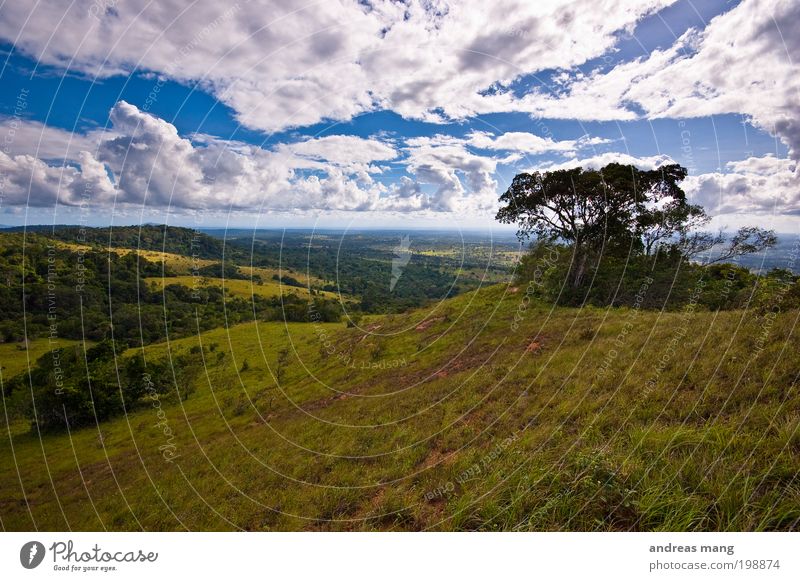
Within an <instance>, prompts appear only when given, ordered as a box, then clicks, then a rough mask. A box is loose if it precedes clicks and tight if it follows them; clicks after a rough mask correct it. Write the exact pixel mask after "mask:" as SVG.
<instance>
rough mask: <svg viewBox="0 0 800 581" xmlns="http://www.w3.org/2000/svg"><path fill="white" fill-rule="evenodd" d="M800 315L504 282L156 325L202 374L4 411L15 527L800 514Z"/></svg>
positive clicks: (170, 352) (458, 525) (730, 519)
mask: <svg viewBox="0 0 800 581" xmlns="http://www.w3.org/2000/svg"><path fill="white" fill-rule="evenodd" d="M799 314H800V313H798V312H797V311H788V312H784V313H780V314H778V315H775V316H772V315H770V314H769V313H767V314H766V315H764V314H759V313H758V312H755V311H720V312H714V311H708V312H702V311H700V310H693V309H692V308H688V307H687V308H684V309H682V310H680V311H676V312H658V311H645V310H640V309H637V308H636V307H635V305H631V306H629V307H623V308H610V309H602V308H596V307H588V308H583V309H575V308H566V307H559V308H552V307H551V306H549V305H545V304H544V303H538V302H536V301H535V300H531V299H530V297H528V296H527V295H526V294H525V293H524V292H523V291H522V290H520V289H518V288H515V287H509V286H507V285H494V286H490V287H486V288H483V289H480V290H478V291H474V292H469V293H466V294H463V295H460V296H458V297H455V298H451V299H447V300H444V301H441V302H439V303H437V304H435V305H433V306H431V307H430V308H427V309H424V310H422V309H420V310H415V311H412V312H410V313H408V314H395V315H386V316H375V315H373V316H369V317H365V318H364V319H362V320H361V322H360V327H354V328H346V327H345V325H344V324H343V323H288V324H287V323H283V322H259V323H246V324H242V325H237V326H233V327H231V328H229V329H214V330H211V331H207V332H204V333H201V334H199V335H196V336H194V337H188V338H183V339H179V340H175V341H170V342H165V343H157V344H153V345H149V346H147V347H145V348H144V354H145V356H146V358H148V359H156V358H175V357H177V356H179V355H180V354H182V353H189V352H194V353H199V354H201V355H202V360H203V362H204V368H203V370H202V373H199V374H198V375H197V376H196V377H195V379H194V380H193V381H194V386H193V387H194V389H195V390H194V392H193V393H192V394H191V395H190V396H189V397H188V398H187V399H180V398H178V397H175V396H174V395H172V396H168V395H167V396H162V397H158V398H153V399H152V401H147V402H146V403H144V404H143V405H139V406H138V407H136V409H130V410H129V412H128V413H127V414H126V415H125V416H124V417H119V418H116V419H113V420H110V421H107V422H102V423H100V424H99V426H95V427H88V428H83V429H79V430H74V431H70V432H69V433H62V434H50V433H37V431H36V430H33V431H29V430H28V426H27V425H26V424H23V423H21V422H20V421H14V422H11V425H10V426H9V434H11V435H12V436H13V437H11V438H10V439H8V438H6V439H4V440H3V441H2V442H0V461H2V463H3V465H4V466H7V467H13V468H11V469H10V470H5V471H4V472H3V475H2V480H1V481H0V514H1V515H2V524H3V528H4V529H6V530H26V529H34V528H35V529H38V530H63V529H66V528H69V529H71V530H103V529H108V530H140V529H146V530H184V529H191V530H229V529H230V530H236V529H246V530H297V529H308V530H786V529H791V528H796V527H797V526H798V521H799V519H800V481H798V474H800V454H799V453H798V452H800V399H799V398H798V397H797V389H798V388H797V379H798V374H800V360H798V359H797V358H796V356H794V355H793V354H796V352H797V350H798V347H799V346H800V345H799V343H800V341H798V335H797V330H796V324H797V320H798V315H799ZM138 352H140V350H129V351H128V352H127V353H126V354H125V355H124V356H123V357H122V360H121V361H120V365H122V364H123V363H124V359H126V358H129V357H132V356H133V355H135V354H136V353H138ZM4 402H5V399H4ZM45 468H46V469H45Z"/></svg>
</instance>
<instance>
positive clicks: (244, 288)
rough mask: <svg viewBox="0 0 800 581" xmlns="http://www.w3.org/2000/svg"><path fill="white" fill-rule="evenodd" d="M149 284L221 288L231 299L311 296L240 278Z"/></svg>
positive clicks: (305, 290) (300, 289) (173, 279)
mask: <svg viewBox="0 0 800 581" xmlns="http://www.w3.org/2000/svg"><path fill="white" fill-rule="evenodd" d="M145 281H147V283H148V284H150V285H154V286H156V287H157V288H159V289H160V288H163V287H164V286H165V285H170V284H180V285H183V286H186V287H188V288H195V285H197V286H198V287H200V288H202V287H204V286H219V287H222V288H223V289H225V294H226V295H228V296H230V297H242V298H250V297H252V296H253V295H255V296H261V297H278V296H280V295H281V294H288V293H295V294H297V295H298V296H301V297H308V296H311V293H310V291H309V289H308V288H307V287H297V286H289V285H286V284H281V283H280V282H278V281H274V280H270V279H267V280H263V281H255V280H243V279H238V278H226V279H222V278H213V277H206V276H168V277H150V278H146V279H145ZM319 294H320V295H321V296H325V297H327V298H336V297H337V296H338V295H337V294H336V293H332V292H327V291H319Z"/></svg>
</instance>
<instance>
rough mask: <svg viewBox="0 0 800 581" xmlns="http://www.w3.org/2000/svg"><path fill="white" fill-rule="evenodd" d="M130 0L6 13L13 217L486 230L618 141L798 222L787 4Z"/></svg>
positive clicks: (614, 155) (788, 222)
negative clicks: (502, 211) (540, 186)
mask: <svg viewBox="0 0 800 581" xmlns="http://www.w3.org/2000/svg"><path fill="white" fill-rule="evenodd" d="M135 4H136V3H135V2H130V3H129V2H126V3H120V4H117V3H115V2H111V1H110V0H102V1H100V0H96V1H95V2H86V1H82V2H77V3H75V4H74V5H72V6H71V7H67V6H62V5H61V3H59V2H43V3H42V4H41V5H40V6H39V7H38V9H33V10H31V9H29V8H26V7H22V6H16V7H12V6H8V3H6V4H4V5H3V7H2V8H0V21H2V24H0V54H1V55H2V61H1V62H2V68H0V78H2V83H0V91H2V99H0V132H2V134H3V138H2V139H0V143H2V144H3V146H4V147H3V152H2V155H3V156H4V157H0V171H2V172H3V182H2V186H3V189H2V192H0V193H2V206H0V214H2V215H0V222H2V223H6V224H23V223H54V222H56V223H63V222H73V221H82V222H84V221H85V222H87V223H92V224H106V223H111V222H113V223H134V222H137V221H140V220H146V221H169V222H170V223H179V224H196V223H198V222H202V223H203V224H204V225H207V226H211V225H225V224H228V225H247V226H250V225H254V224H258V225H261V226H265V227H266V226H297V225H311V224H320V225H330V226H340V225H347V224H351V223H356V224H360V225H365V226H383V225H385V226H423V227H428V226H441V227H468V228H474V227H486V228H490V227H494V226H495V225H494V222H493V219H492V217H493V215H494V212H495V211H496V198H497V196H499V194H500V193H502V191H503V190H504V189H505V187H506V186H507V184H508V182H509V181H510V180H511V178H513V176H514V175H515V174H516V173H518V172H520V171H530V170H534V169H535V170H542V171H544V170H547V169H548V168H552V167H566V166H569V165H584V166H592V165H598V166H600V165H602V164H603V163H607V162H609V161H612V160H620V161H625V162H629V163H636V164H637V165H640V166H648V165H652V166H657V165H658V164H660V163H668V162H677V163H681V164H682V165H684V166H686V167H688V169H689V171H690V179H689V180H687V182H686V184H685V185H686V190H687V192H688V193H689V194H690V196H693V198H694V199H695V200H696V201H698V202H700V203H703V204H704V205H706V207H707V208H708V209H709V211H710V212H711V213H712V214H715V215H717V216H719V218H718V221H719V223H720V224H726V225H729V224H733V225H736V224H738V223H741V222H742V221H744V220H747V219H750V216H752V215H753V214H763V215H764V220H768V221H771V222H770V223H773V224H775V225H776V226H777V227H778V228H780V229H782V230H786V229H788V228H792V227H794V225H795V216H796V214H797V211H798V206H797V200H798V198H797V188H796V166H795V161H796V155H795V153H796V151H795V150H796V149H797V147H796V143H797V141H798V135H800V131H798V130H797V127H796V124H795V122H794V121H793V120H794V119H796V118H797V115H796V113H798V111H797V109H796V107H797V90H796V86H795V87H791V86H789V87H786V86H782V85H786V84H790V85H791V84H793V83H796V78H797V75H796V72H797V71H796V70H795V68H794V66H793V65H792V62H797V61H796V60H794V61H793V59H792V56H793V51H795V50H796V47H793V46H792V45H791V44H789V46H787V43H786V42H785V40H784V36H785V35H783V34H782V30H781V25H782V24H784V28H786V27H787V26H789V27H790V26H791V25H792V23H793V22H794V21H795V20H796V19H795V18H794V17H795V16H796V14H797V9H796V7H792V6H791V2H782V1H780V0H775V1H774V2H767V1H763V2H762V1H752V2H750V1H748V0H745V1H744V2H741V3H737V2H720V1H702V2H699V1H695V2H686V1H679V2H674V3H673V2H669V1H668V0H667V1H660V0H652V1H642V2H640V3H636V2H625V3H622V4H623V5H621V6H620V8H619V9H618V10H605V12H608V14H603V13H602V12H600V10H601V8H600V7H599V4H598V3H596V2H584V3H581V2H579V3H577V4H576V3H558V2H556V3H554V5H553V7H552V8H550V9H549V12H548V10H544V9H543V10H540V11H538V12H537V11H534V12H533V13H531V14H527V13H525V12H524V11H523V8H521V6H526V4H524V3H523V4H519V5H514V6H511V7H509V8H508V10H507V11H506V15H509V14H510V15H516V16H517V17H516V18H505V19H503V20H502V21H498V20H500V19H499V18H498V16H497V15H494V18H493V15H492V14H486V13H484V12H485V10H486V9H485V8H484V7H483V5H482V4H481V3H476V4H474V5H471V4H470V3H469V2H454V3H450V4H449V5H445V3H442V6H440V7H439V8H438V9H437V10H433V11H432V10H431V9H430V7H428V8H426V7H424V6H421V5H417V4H416V3H414V2H409V3H408V5H407V6H406V7H405V8H404V9H403V10H404V11H400V12H398V11H397V10H398V8H397V5H396V3H395V4H392V5H389V4H386V5H384V4H381V3H377V2H376V3H369V5H367V3H361V4H358V5H356V4H352V5H351V4H349V3H347V2H343V3H341V4H336V3H333V4H336V6H334V7H333V8H332V7H331V5H332V3H327V4H325V5H324V6H325V8H320V6H322V5H311V6H310V7H309V8H308V12H306V13H302V14H299V15H295V14H293V13H288V14H286V15H278V16H276V18H275V21H271V20H267V19H265V18H264V16H263V14H265V13H269V11H265V8H267V4H269V3H268V2H243V3H241V4H235V5H233V8H228V9H227V10H223V8H224V7H218V6H216V5H214V4H212V3H205V2H198V3H197V4H196V6H195V7H194V8H193V10H192V11H189V12H186V11H185V12H176V13H175V14H173V15H170V14H169V13H168V12H169V10H164V11H163V12H156V11H152V10H151V11H148V10H147V9H146V8H144V7H145V4H144V3H143V6H142V8H144V10H142V9H139V11H137V6H136V5H135ZM499 4H502V3H499ZM612 4H613V3H612ZM498 10H499V12H498V14H500V15H502V14H503V11H502V9H498ZM337 11H338V12H337ZM592 11H597V13H594V14H593V13H592ZM151 12H152V14H151ZM87 15H88V17H87ZM295 17H297V18H298V19H300V20H298V21H297V22H296V24H297V26H296V27H295V28H294V29H293V28H292V19H293V18H295ZM259 18H260V19H261V20H262V21H259ZM276 21H280V22H277V23H276ZM309 21H311V22H309ZM351 21H352V24H351V25H342V24H341V22H351ZM508 21H510V22H511V24H510V25H509V24H508ZM87 22H88V26H87V24H86V23H87ZM554 22H555V23H557V24H556V25H554ZM78 23H83V24H82V25H80V26H79V24H78ZM487 23H489V24H487ZM515 23H516V24H515ZM71 26H72V27H73V28H70V27H71ZM370 27H372V28H370ZM76 28H78V29H79V30H81V31H85V32H84V35H83V36H81V34H80V33H77V32H76ZM284 28H285V29H286V30H284ZM293 30H294V34H293V35H291V34H290V33H291V32H292V31H293ZM787 30H789V29H788V28H787ZM331 31H333V32H331ZM387 31H388V32H387ZM284 34H290V35H289V36H287V37H284V36H283V35H284ZM732 35H733V36H734V37H735V41H734V40H733V39H732V38H731V37H732ZM770 35H772V36H774V37H775V38H780V39H782V40H781V42H782V45H779V44H777V43H776V45H775V47H774V50H766V49H765V48H764V43H765V38H766V39H767V40H769V38H770ZM233 37H236V38H235V40H234V38H233ZM229 38H230V39H231V40H230V41H229V42H227V43H226V42H222V41H221V40H220V39H223V40H225V41H227V39H229ZM725 39H728V40H725ZM412 40H413V43H416V45H414V44H413V43H412ZM721 43H722V44H721ZM217 45H220V46H217ZM720 71H725V72H726V74H724V75H719V72H720ZM728 72H730V74H727V73H728ZM694 75H696V78H692V77H693V76H694ZM717 77H719V78H717ZM741 79H747V83H748V84H749V86H747V85H745V86H744V87H743V86H742V85H743V84H744V83H743V82H742V81H741ZM782 79H787V80H786V81H783V83H782ZM775 86H782V88H783V89H784V90H783V91H779V90H775ZM792 89H793V90H792Z"/></svg>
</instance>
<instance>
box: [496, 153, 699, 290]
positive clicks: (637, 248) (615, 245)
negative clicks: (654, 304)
mask: <svg viewBox="0 0 800 581" xmlns="http://www.w3.org/2000/svg"><path fill="white" fill-rule="evenodd" d="M685 177H686V169H685V168H683V167H681V166H680V165H677V164H673V165H667V166H663V167H661V168H659V169H656V170H640V169H638V168H636V167H634V166H632V165H622V164H618V163H611V164H608V165H607V166H605V167H604V168H603V169H601V170H591V169H583V168H580V167H578V168H574V169H565V170H556V171H551V172H543V173H540V172H533V173H521V174H519V175H517V176H516V177H515V178H514V180H513V182H512V183H511V187H509V188H508V190H507V191H506V192H505V193H504V194H503V195H502V196H501V197H500V202H502V203H504V204H505V205H504V206H503V207H501V208H500V210H499V211H498V213H497V219H498V220H499V221H500V222H503V223H507V224H510V223H516V224H517V225H518V226H519V231H518V236H519V237H520V238H521V239H526V238H528V237H530V236H531V235H535V236H536V237H537V238H538V239H539V240H547V241H555V240H558V241H561V242H566V243H568V244H571V245H573V247H574V251H575V261H574V268H573V269H572V273H571V279H572V284H573V286H578V285H580V283H581V281H582V280H583V276H584V274H585V272H586V270H587V266H588V264H589V261H591V260H592V259H593V258H594V257H596V256H598V255H599V254H600V253H602V252H619V251H623V252H631V251H633V252H635V253H639V252H642V251H646V252H651V251H653V249H654V246H656V245H657V244H659V243H660V242H661V241H663V240H666V239H668V238H670V237H674V236H675V235H680V234H681V232H682V230H683V229H684V228H685V227H686V226H687V224H688V223H690V222H700V221H702V220H704V219H705V213H704V212H703V210H702V208H700V207H698V206H692V205H690V204H688V203H687V201H686V194H685V193H684V191H683V190H682V189H681V188H680V186H679V183H680V181H681V180H683V179H684V178H685Z"/></svg>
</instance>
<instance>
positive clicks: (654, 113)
mask: <svg viewBox="0 0 800 581" xmlns="http://www.w3.org/2000/svg"><path fill="white" fill-rule="evenodd" d="M798 62H800V3H798V2H796V0H744V1H743V2H741V3H740V4H738V5H737V6H736V7H734V8H732V9H731V10H730V11H728V12H725V13H723V14H721V15H720V16H717V17H716V18H714V19H713V20H712V21H711V22H710V23H709V24H708V26H706V28H705V29H704V30H702V31H697V30H695V29H690V30H689V31H687V32H686V33H685V34H684V35H683V36H681V38H679V39H678V40H677V41H676V42H675V44H674V45H673V46H671V47H670V48H668V49H665V50H656V51H654V52H652V53H651V54H650V55H649V56H648V57H646V58H641V59H636V60H634V61H631V62H627V63H623V64H620V65H618V66H616V67H614V68H613V69H612V70H610V71H608V72H605V71H596V72H595V73H593V74H590V75H588V76H585V77H581V76H576V77H574V78H573V79H572V82H569V83H567V85H568V88H567V89H566V90H565V91H563V92H562V93H560V94H557V95H553V96H548V95H546V94H544V93H543V92H534V93H531V94H529V95H527V96H526V97H524V98H523V102H525V106H526V107H528V108H530V109H531V110H533V111H535V112H537V113H538V114H540V115H543V116H549V117H558V118H570V119H584V120H589V119H595V120H613V119H620V120H625V119H635V118H640V117H644V118H647V119H658V118H691V117H705V116H710V115H718V114H725V113H735V114H742V115H745V116H747V117H748V118H749V119H750V120H751V121H752V122H753V123H754V124H755V125H756V126H757V127H759V128H760V129H762V130H765V131H767V132H770V133H775V134H777V135H778V136H779V137H780V138H781V140H782V141H783V142H784V143H785V144H786V145H787V146H788V147H789V148H790V155H791V156H792V157H793V158H794V159H800V121H798V119H799V118H800V82H799V81H798V78H800V76H799V75H800V71H799V70H798V67H797V64H796V63H798ZM632 105H633V106H635V107H632ZM636 107H638V108H639V109H641V111H642V113H638V112H637V111H635V108H636Z"/></svg>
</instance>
